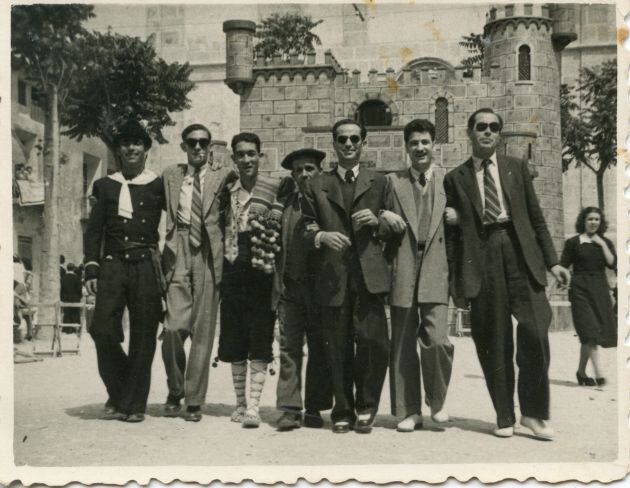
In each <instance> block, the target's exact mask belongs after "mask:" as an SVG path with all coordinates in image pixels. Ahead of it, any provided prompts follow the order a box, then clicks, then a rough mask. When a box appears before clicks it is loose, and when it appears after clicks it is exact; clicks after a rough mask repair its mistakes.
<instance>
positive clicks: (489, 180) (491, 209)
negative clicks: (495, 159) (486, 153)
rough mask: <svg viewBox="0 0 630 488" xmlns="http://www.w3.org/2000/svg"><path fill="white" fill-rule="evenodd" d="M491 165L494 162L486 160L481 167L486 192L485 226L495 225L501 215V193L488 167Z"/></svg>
mask: <svg viewBox="0 0 630 488" xmlns="http://www.w3.org/2000/svg"><path fill="white" fill-rule="evenodd" d="M491 163H492V161H491V160H489V159H484V160H483V161H482V163H481V166H483V187H484V192H485V198H484V209H483V223H484V224H493V223H495V222H496V221H497V219H498V217H499V214H500V213H501V203H500V202H499V192H498V191H497V185H496V183H495V181H494V178H493V177H492V173H490V168H489V167H488V166H489V165H490V164H491Z"/></svg>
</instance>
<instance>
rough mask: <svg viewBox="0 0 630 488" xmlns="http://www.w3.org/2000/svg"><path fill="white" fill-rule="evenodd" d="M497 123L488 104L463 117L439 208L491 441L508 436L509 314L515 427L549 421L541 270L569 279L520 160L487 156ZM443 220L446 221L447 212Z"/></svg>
mask: <svg viewBox="0 0 630 488" xmlns="http://www.w3.org/2000/svg"><path fill="white" fill-rule="evenodd" d="M502 128H503V120H502V119H501V117H500V116H499V115H497V114H495V113H494V112H493V111H492V109H490V108H482V109H479V110H477V111H476V112H475V113H473V114H472V115H471V116H470V118H469V119H468V137H469V138H470V141H471V143H472V148H473V155H472V157H471V158H469V159H468V160H467V161H466V162H465V163H463V164H461V165H460V166H458V167H456V168H455V169H453V170H452V171H450V172H449V173H448V174H447V175H446V177H445V178H444V189H445V191H446V198H447V207H452V208H454V209H455V211H456V212H457V217H456V221H457V226H456V227H453V228H451V229H450V230H449V232H448V234H447V235H448V236H449V237H452V238H449V239H448V240H447V253H448V257H449V267H450V268H451V270H452V271H453V273H451V278H452V283H451V287H452V288H451V292H452V294H453V297H454V298H457V300H458V301H459V300H468V301H470V305H471V322H472V324H471V329H472V337H473V340H474V342H475V346H476V348H477V355H478V356H479V362H480V363H481V368H482V369H483V373H484V376H485V379H486V384H487V387H488V391H489V392H490V397H491V398H492V403H493V405H494V408H495V411H496V414H497V426H496V428H495V429H494V435H496V436H497V437H511V436H512V435H513V433H514V424H515V422H516V420H515V417H514V364H513V363H514V360H513V355H514V354H513V353H514V344H513V339H512V319H511V316H512V315H513V316H514V317H515V318H516V320H517V321H518V328H517V340H516V350H517V351H516V361H517V364H518V367H519V376H518V397H519V406H520V410H521V414H522V417H521V424H522V425H523V426H525V427H527V428H529V429H530V430H532V432H533V433H534V436H536V437H538V438H541V439H547V440H549V439H552V438H553V436H554V432H553V430H552V428H551V426H550V425H549V376H548V369H549V360H550V357H549V340H548V337H547V331H548V328H549V323H550V321H551V307H550V306H549V302H548V300H547V297H546V295H545V286H546V284H547V270H549V271H550V272H551V273H552V274H553V275H554V276H555V277H556V279H558V281H560V282H563V283H566V282H568V280H569V273H568V271H567V270H566V269H565V268H563V267H562V266H560V265H559V264H558V263H559V261H558V257H557V255H556V252H555V250H554V247H553V242H552V240H551V236H550V234H549V230H548V229H547V224H546V223H545V218H544V216H543V213H542V210H541V208H540V205H539V204H538V199H537V197H536V192H535V191H534V186H533V184H532V176H531V174H530V173H529V169H528V166H527V161H523V160H519V159H515V158H511V157H509V156H502V155H497V153H496V149H497V146H498V145H499V142H500V139H501V129H502ZM447 222H448V223H452V220H451V219H449V218H448V216H447Z"/></svg>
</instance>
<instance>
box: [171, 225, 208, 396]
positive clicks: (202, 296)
mask: <svg viewBox="0 0 630 488" xmlns="http://www.w3.org/2000/svg"><path fill="white" fill-rule="evenodd" d="M211 266H212V256H211V255H210V246H209V242H208V239H207V237H206V235H205V233H203V238H202V244H201V246H200V247H199V248H198V249H193V248H192V247H191V246H190V243H189V229H178V230H177V258H176V260H175V271H174V273H173V279H172V281H171V282H170V284H169V287H168V291H167V293H166V318H165V321H164V335H163V338H162V359H163V361H164V367H165V369H166V376H167V384H168V391H169V397H171V398H172V399H181V398H185V400H186V405H188V406H199V405H202V404H203V403H204V402H205V398H206V393H207V391H208V377H209V371H210V358H211V354H212V345H213V344H214V337H215V331H216V323H217V312H218V309H219V290H218V287H217V286H216V284H215V279H214V273H213V270H212V268H211ZM189 337H190V354H189V356H188V361H186V353H185V351H184V342H185V340H186V339H187V338H189Z"/></svg>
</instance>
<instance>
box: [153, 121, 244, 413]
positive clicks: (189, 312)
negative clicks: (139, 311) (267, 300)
mask: <svg viewBox="0 0 630 488" xmlns="http://www.w3.org/2000/svg"><path fill="white" fill-rule="evenodd" d="M210 142H211V135H210V131H209V130H208V129H207V128H206V127H205V126H203V125H201V124H192V125H189V126H188V127H186V128H185V129H184V131H183V132H182V143H181V148H182V151H184V152H185V153H186V156H187V158H188V164H178V165H173V166H169V167H168V168H166V170H164V174H163V176H162V179H163V181H164V191H165V194H166V240H165V244H164V251H163V256H162V260H163V267H164V274H165V276H166V280H167V284H168V291H167V294H166V317H165V320H164V333H163V341H162V359H163V360H164V367H165V368H166V374H167V383H168V389H169V394H168V398H167V400H166V404H165V405H164V409H165V414H166V415H167V416H177V415H179V410H180V401H181V399H182V398H184V399H185V401H186V407H187V408H186V415H185V419H186V420H187V421H191V422H198V421H200V420H201V409H200V407H201V405H202V404H203V403H204V402H205V398H206V391H207V389H208V373H209V370H208V368H209V367H210V355H211V353H212V344H213V343H214V334H215V329H216V320H217V311H218V307H219V290H218V285H219V283H220V281H221V275H222V270H223V235H222V232H221V229H220V227H219V199H218V198H216V195H217V194H218V193H219V192H220V191H221V190H222V188H223V187H224V186H225V185H226V182H228V181H229V180H236V178H237V175H236V172H234V171H233V170H230V169H228V168H221V169H218V170H216V171H215V170H213V169H212V168H211V167H210V165H211V162H210V161H209V160H210V154H211V153H210ZM188 337H190V340H191V345H190V354H189V357H188V361H186V353H185V352H184V341H185V340H186V339H187V338H188Z"/></svg>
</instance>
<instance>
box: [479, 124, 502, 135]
mask: <svg viewBox="0 0 630 488" xmlns="http://www.w3.org/2000/svg"><path fill="white" fill-rule="evenodd" d="M488 127H490V131H491V132H494V133H498V132H499V131H500V130H501V124H499V123H498V122H490V123H489V124H487V123H486V122H477V125H475V130H476V131H477V132H485V131H486V129H487V128H488Z"/></svg>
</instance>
